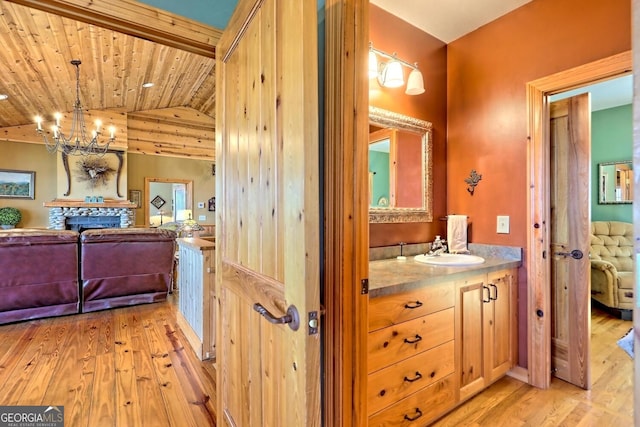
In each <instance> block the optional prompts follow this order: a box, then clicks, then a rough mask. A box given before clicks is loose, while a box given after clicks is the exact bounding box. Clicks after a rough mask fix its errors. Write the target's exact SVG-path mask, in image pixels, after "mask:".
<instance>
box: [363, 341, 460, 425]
mask: <svg viewBox="0 0 640 427" xmlns="http://www.w3.org/2000/svg"><path fill="white" fill-rule="evenodd" d="M453 370H454V345H453V341H449V342H446V343H444V344H442V345H439V346H438V347H435V348H432V349H431V350H427V351H425V352H423V353H420V354H418V355H416V356H413V357H410V358H409V359H406V360H403V361H401V362H398V363H396V364H393V365H391V366H389V367H387V368H385V369H381V370H379V371H377V372H374V373H372V374H369V378H368V383H367V406H368V407H367V409H368V412H369V415H371V414H374V413H376V412H378V411H380V410H382V409H384V408H385V407H387V406H389V405H391V404H392V403H394V402H397V401H398V400H400V399H404V398H405V397H407V396H409V395H410V394H412V393H415V392H416V391H418V390H420V389H422V388H424V387H426V386H428V385H431V384H433V383H434V382H436V381H439V380H441V379H442V378H444V377H446V376H447V375H449V374H452V373H453Z"/></svg>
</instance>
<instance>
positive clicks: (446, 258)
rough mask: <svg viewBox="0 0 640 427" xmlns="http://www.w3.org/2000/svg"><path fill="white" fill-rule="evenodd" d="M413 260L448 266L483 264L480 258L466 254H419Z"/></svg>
mask: <svg viewBox="0 0 640 427" xmlns="http://www.w3.org/2000/svg"><path fill="white" fill-rule="evenodd" d="M414 259H415V260H416V261H418V262H422V263H425V264H431V265H448V266H461V265H476V264H482V263H483V262H484V258H482V257H481V256H477V255H468V254H440V255H436V256H432V255H424V254H420V255H416V256H415V258H414Z"/></svg>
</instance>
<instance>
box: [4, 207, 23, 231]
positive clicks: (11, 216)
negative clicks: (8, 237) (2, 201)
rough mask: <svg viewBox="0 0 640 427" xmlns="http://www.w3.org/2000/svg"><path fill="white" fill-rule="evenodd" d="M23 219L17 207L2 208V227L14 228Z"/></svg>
mask: <svg viewBox="0 0 640 427" xmlns="http://www.w3.org/2000/svg"><path fill="white" fill-rule="evenodd" d="M21 219H22V214H21V213H20V210H18V209H17V208H12V207H4V208H0V228H14V227H15V226H16V224H18V223H19V222H20V220H21Z"/></svg>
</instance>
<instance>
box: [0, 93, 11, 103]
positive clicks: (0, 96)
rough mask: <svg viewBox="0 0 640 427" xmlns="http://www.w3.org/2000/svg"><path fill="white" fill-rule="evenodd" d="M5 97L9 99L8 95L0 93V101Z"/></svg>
mask: <svg viewBox="0 0 640 427" xmlns="http://www.w3.org/2000/svg"><path fill="white" fill-rule="evenodd" d="M5 99H9V95H7V94H6V93H0V101H4V100H5Z"/></svg>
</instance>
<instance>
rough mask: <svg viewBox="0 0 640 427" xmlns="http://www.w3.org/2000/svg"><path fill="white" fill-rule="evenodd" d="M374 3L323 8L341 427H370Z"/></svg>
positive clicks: (331, 348)
mask: <svg viewBox="0 0 640 427" xmlns="http://www.w3.org/2000/svg"><path fill="white" fill-rule="evenodd" d="M368 13H369V2H368V1H366V0H357V1H347V0H327V2H326V4H325V17H326V20H325V23H326V35H325V150H324V152H325V169H324V182H325V185H324V188H325V207H324V210H325V233H326V235H325V236H326V237H325V248H324V249H325V269H324V270H325V278H324V282H325V292H324V303H325V306H326V307H327V312H326V322H325V324H326V335H325V355H326V357H325V366H324V372H325V375H326V380H325V389H324V390H325V402H326V403H327V407H325V408H324V412H325V414H324V419H325V420H331V423H332V424H333V425H335V426H365V425H366V424H367V403H366V400H367V399H366V379H367V363H366V359H367V355H366V351H367V304H368V296H367V295H366V294H363V293H362V292H361V288H362V282H363V281H364V280H367V278H368V268H369V264H368V253H369V220H368V173H367V172H368V171H367V166H368V161H367V159H368V156H367V149H368V134H369V124H368V121H369V120H368V117H369V113H368V111H369V105H368V104H369V98H368V79H367V74H366V64H367V53H368V45H369V40H368V37H369V15H368Z"/></svg>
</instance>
